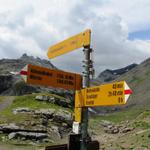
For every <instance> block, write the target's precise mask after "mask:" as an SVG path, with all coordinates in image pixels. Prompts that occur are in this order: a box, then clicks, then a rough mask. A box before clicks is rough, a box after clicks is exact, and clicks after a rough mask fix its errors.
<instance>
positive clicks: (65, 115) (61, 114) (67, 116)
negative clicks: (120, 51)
mask: <svg viewBox="0 0 150 150" xmlns="http://www.w3.org/2000/svg"><path fill="white" fill-rule="evenodd" d="M53 120H54V121H56V122H59V123H63V122H65V123H67V124H68V125H69V126H71V125H72V121H73V120H72V114H71V113H70V112H68V111H65V110H59V111H58V112H56V113H55V114H54V119H53Z"/></svg>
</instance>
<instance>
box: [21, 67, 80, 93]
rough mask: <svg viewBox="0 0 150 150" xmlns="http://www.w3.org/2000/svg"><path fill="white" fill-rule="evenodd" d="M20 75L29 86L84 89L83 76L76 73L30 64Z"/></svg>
mask: <svg viewBox="0 0 150 150" xmlns="http://www.w3.org/2000/svg"><path fill="white" fill-rule="evenodd" d="M20 75H21V76H22V77H23V79H24V81H25V82H26V83H27V84H33V85H39V86H48V87H54V88H63V89H66V90H80V89H81V88H82V76H81V75H79V74H76V73H70V72H65V71H60V70H54V69H48V68H44V67H40V66H35V65H31V64H28V65H26V66H25V67H24V68H23V69H22V70H21V71H20Z"/></svg>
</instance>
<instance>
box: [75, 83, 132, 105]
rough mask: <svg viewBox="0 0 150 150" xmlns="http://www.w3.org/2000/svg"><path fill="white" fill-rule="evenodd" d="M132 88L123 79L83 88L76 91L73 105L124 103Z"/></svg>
mask: <svg viewBox="0 0 150 150" xmlns="http://www.w3.org/2000/svg"><path fill="white" fill-rule="evenodd" d="M130 94H132V90H131V89H130V88H129V86H128V85H127V83H126V82H125V81H120V82H114V83H109V84H104V85H100V86H94V87H90V88H85V89H82V90H80V91H77V92H76V100H75V107H95V106H108V105H123V104H126V102H127V100H128V98H129V96H130Z"/></svg>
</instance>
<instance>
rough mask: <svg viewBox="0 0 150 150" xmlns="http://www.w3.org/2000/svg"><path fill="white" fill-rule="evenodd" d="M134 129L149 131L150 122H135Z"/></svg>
mask: <svg viewBox="0 0 150 150" xmlns="http://www.w3.org/2000/svg"><path fill="white" fill-rule="evenodd" d="M133 127H136V128H137V127H139V128H142V129H149V128H150V123H148V122H145V121H135V122H134V123H133Z"/></svg>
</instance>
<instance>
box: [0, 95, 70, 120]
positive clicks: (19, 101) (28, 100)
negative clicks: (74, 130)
mask: <svg viewBox="0 0 150 150" xmlns="http://www.w3.org/2000/svg"><path fill="white" fill-rule="evenodd" d="M37 95H49V96H54V97H57V98H59V99H60V98H61V99H64V98H63V97H61V96H57V95H54V94H48V93H38V94H30V95H24V96H16V97H15V100H14V101H13V103H12V105H11V106H9V107H7V108H6V109H4V110H3V111H1V112H0V117H1V119H0V120H1V121H0V122H19V121H22V120H26V119H29V118H30V116H29V115H28V114H27V115H26V114H16V115H14V114H13V110H14V109H16V108H21V107H23V108H24V107H27V108H29V109H33V110H36V109H41V108H45V109H49V108H54V109H56V110H59V109H63V110H67V111H69V112H72V110H71V109H69V108H64V107H61V106H58V105H55V104H51V103H48V102H41V101H38V100H35V96H37Z"/></svg>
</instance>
